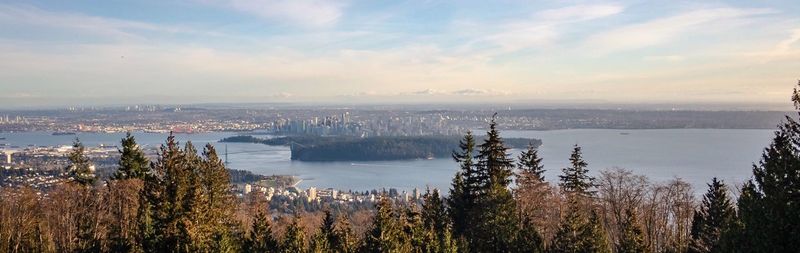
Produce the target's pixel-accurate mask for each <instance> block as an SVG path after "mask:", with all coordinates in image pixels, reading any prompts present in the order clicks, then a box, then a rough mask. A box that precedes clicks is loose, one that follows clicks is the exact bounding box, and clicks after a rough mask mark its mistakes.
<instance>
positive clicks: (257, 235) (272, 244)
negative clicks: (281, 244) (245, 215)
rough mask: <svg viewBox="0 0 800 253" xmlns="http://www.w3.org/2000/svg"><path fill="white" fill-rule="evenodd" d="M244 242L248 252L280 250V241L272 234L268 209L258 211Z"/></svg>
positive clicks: (258, 252)
mask: <svg viewBox="0 0 800 253" xmlns="http://www.w3.org/2000/svg"><path fill="white" fill-rule="evenodd" d="M244 244H245V245H244V247H243V248H244V251H245V252H248V253H276V252H278V241H277V240H275V237H273V236H272V225H271V222H270V219H269V216H268V215H267V213H266V211H264V210H258V211H256V214H255V216H254V217H253V223H252V225H251V228H250V234H249V235H248V237H247V239H246V240H245V243H244Z"/></svg>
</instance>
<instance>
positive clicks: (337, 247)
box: [330, 215, 358, 253]
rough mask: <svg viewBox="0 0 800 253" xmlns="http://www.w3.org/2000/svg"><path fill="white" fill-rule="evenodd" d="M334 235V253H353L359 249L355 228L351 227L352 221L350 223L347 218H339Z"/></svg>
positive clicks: (332, 245)
mask: <svg viewBox="0 0 800 253" xmlns="http://www.w3.org/2000/svg"><path fill="white" fill-rule="evenodd" d="M334 235H335V237H334V238H335V240H333V241H331V242H330V243H331V249H332V251H333V252H337V253H351V252H355V251H356V250H357V249H358V248H357V243H358V242H357V241H356V238H355V234H353V227H352V226H351V225H350V221H348V219H347V217H346V216H344V215H340V216H339V221H338V222H337V223H336V227H335V230H334Z"/></svg>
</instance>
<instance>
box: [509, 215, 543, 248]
mask: <svg viewBox="0 0 800 253" xmlns="http://www.w3.org/2000/svg"><path fill="white" fill-rule="evenodd" d="M514 247H515V249H514V251H515V252H531V253H536V252H544V239H543V238H542V236H541V235H540V234H539V231H538V230H537V228H536V225H534V222H533V220H531V218H530V217H521V218H520V228H519V233H518V234H517V238H516V240H515V241H514Z"/></svg>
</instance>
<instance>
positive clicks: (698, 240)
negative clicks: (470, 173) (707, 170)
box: [689, 178, 736, 253]
mask: <svg viewBox="0 0 800 253" xmlns="http://www.w3.org/2000/svg"><path fill="white" fill-rule="evenodd" d="M708 187H709V188H708V192H706V194H705V195H704V196H703V202H702V204H701V206H700V209H699V210H696V211H695V213H694V220H693V221H692V229H691V235H692V240H691V242H690V243H689V252H698V253H700V252H721V251H720V238H721V237H722V233H723V232H724V231H728V230H729V229H730V226H731V225H732V222H733V220H734V218H735V215H736V214H735V210H734V208H733V204H731V201H730V198H729V197H728V193H727V191H728V189H727V187H726V186H725V184H724V183H723V182H721V181H719V180H717V178H713V179H712V180H711V184H709V185H708Z"/></svg>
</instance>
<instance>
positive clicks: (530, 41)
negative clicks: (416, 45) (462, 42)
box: [468, 4, 625, 54]
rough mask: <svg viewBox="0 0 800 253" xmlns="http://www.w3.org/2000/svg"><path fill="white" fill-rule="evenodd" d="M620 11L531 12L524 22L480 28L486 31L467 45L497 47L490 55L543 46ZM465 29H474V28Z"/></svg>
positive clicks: (606, 7)
mask: <svg viewBox="0 0 800 253" xmlns="http://www.w3.org/2000/svg"><path fill="white" fill-rule="evenodd" d="M624 9H625V7H624V6H622V5H618V4H592V5H583V4H580V5H572V6H567V7H562V8H555V9H548V10H543V11H539V12H535V13H533V14H532V15H531V16H530V17H527V18H523V19H514V20H508V21H504V22H500V23H498V24H491V25H490V26H489V27H482V29H485V30H487V31H486V32H485V33H483V34H481V35H480V36H479V37H478V38H477V39H475V40H473V41H471V42H469V43H468V44H471V45H472V44H475V45H477V44H480V43H489V44H492V45H495V46H499V47H500V50H497V51H495V52H493V54H504V53H510V52H514V51H518V50H522V49H526V48H530V47H536V46H547V45H549V44H552V43H555V42H556V41H557V40H558V39H560V38H561V36H562V34H563V33H564V32H565V31H566V30H568V29H569V28H571V27H570V25H572V24H574V23H579V22H585V21H590V20H596V19H600V18H605V17H609V16H613V15H617V14H619V13H621V12H622V11H623V10H624ZM478 26H480V25H478ZM468 29H475V27H471V28H468ZM478 30H481V29H478ZM484 34H485V35H484Z"/></svg>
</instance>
